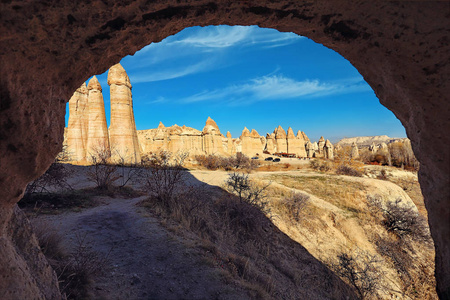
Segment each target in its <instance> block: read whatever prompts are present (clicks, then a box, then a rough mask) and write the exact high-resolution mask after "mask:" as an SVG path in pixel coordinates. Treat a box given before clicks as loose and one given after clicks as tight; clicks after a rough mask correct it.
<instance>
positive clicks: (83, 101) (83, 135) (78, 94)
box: [65, 82, 89, 162]
mask: <svg viewBox="0 0 450 300" xmlns="http://www.w3.org/2000/svg"><path fill="white" fill-rule="evenodd" d="M87 105H88V89H87V86H86V83H85V82H84V83H83V84H82V85H81V86H80V87H79V88H78V89H77V90H76V91H75V93H74V94H73V96H72V97H71V98H70V100H69V122H68V127H67V130H66V139H65V140H66V145H67V153H68V155H69V158H70V159H71V160H73V161H80V162H83V161H85V159H86V146H87V139H88V124H89V109H88V106H87Z"/></svg>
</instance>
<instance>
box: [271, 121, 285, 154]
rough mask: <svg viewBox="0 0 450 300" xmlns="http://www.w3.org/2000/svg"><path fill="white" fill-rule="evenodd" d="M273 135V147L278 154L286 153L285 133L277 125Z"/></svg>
mask: <svg viewBox="0 0 450 300" xmlns="http://www.w3.org/2000/svg"><path fill="white" fill-rule="evenodd" d="M273 133H275V145H276V147H277V152H278V153H287V151H288V149H287V140H286V131H284V129H283V127H281V125H279V126H278V127H277V128H275V130H274V131H273Z"/></svg>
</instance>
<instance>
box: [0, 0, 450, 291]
mask: <svg viewBox="0 0 450 300" xmlns="http://www.w3.org/2000/svg"><path fill="white" fill-rule="evenodd" d="M449 11H450V4H449V3H448V2H444V1H442V2H438V1H436V2H431V1H420V2H419V1H411V2H407V3H406V2H403V1H397V2H393V1H389V2H386V1H372V0H361V1H345V2H344V1H342V2H341V1H276V2H274V1H264V0H258V1H256V0H253V1H242V2H241V1H239V2H236V1H225V0H223V1H221V0H220V1H203V0H199V1H190V0H187V1H175V0H169V1H159V2H158V1H156V2H149V1H144V0H139V1H125V0H122V1H113V0H103V1H100V0H93V1H74V2H69V1H45V2H44V1H30V0H25V1H13V0H10V1H3V2H2V4H1V9H0V12H1V17H0V19H1V25H0V26H1V27H0V30H1V32H2V36H1V42H0V43H1V47H0V55H1V59H0V72H1V76H0V97H1V102H0V153H1V157H0V170H1V174H0V195H1V201H0V240H1V241H2V243H1V245H0V253H7V252H8V251H10V250H11V245H12V244H11V241H10V237H9V236H8V234H7V232H6V231H7V229H6V228H7V226H6V224H7V223H8V222H9V220H10V219H11V216H12V212H13V207H14V205H15V203H16V202H17V201H18V200H19V199H20V197H21V195H22V193H23V190H24V188H25V186H26V184H27V183H28V182H29V181H30V180H32V179H33V178H36V177H37V176H39V175H40V174H42V173H43V172H44V171H45V169H46V168H47V167H48V166H49V164H50V163H51V162H52V161H53V158H54V157H55V155H56V154H57V153H58V151H59V150H60V149H61V144H62V139H63V127H64V114H65V103H66V102H67V101H68V100H69V98H70V96H71V95H72V93H73V92H74V91H75V90H76V88H78V87H79V86H80V85H81V83H82V82H83V81H85V80H86V79H87V78H88V77H89V76H90V75H91V74H92V72H94V73H97V74H100V73H102V72H104V71H106V70H107V69H108V68H109V67H110V66H112V65H114V64H116V63H118V62H119V60H120V59H121V58H122V57H124V56H125V55H128V54H133V53H134V52H135V51H137V50H139V49H140V48H142V47H144V46H145V45H147V44H149V43H151V42H157V41H160V40H162V39H163V38H165V37H167V36H169V35H171V34H175V33H177V32H178V31H180V30H182V29H183V28H185V27H189V26H195V25H202V26H205V25H217V24H228V25H259V26H261V27H271V28H275V29H278V30H280V31H292V32H295V33H297V34H300V35H303V36H307V37H309V38H311V39H313V40H314V41H316V42H318V43H321V44H323V45H325V46H327V47H329V48H331V49H334V50H336V51H337V52H339V53H340V54H341V55H343V56H344V57H345V58H347V59H348V60H349V61H350V62H351V63H352V64H353V65H354V66H355V67H356V68H357V69H358V70H359V72H360V73H361V74H362V75H363V77H364V78H365V80H366V81H367V82H368V83H369V84H370V85H371V86H372V88H373V89H374V91H375V93H376V94H377V96H378V98H379V99H380V102H381V103H382V104H383V105H385V106H386V107H387V108H389V109H390V110H392V111H393V112H394V113H395V115H396V116H397V117H398V118H399V119H400V120H401V122H402V123H403V125H404V126H405V128H406V131H407V134H408V137H409V138H410V139H411V141H412V146H413V149H414V151H415V153H416V155H417V157H418V159H419V161H420V162H421V169H420V182H421V186H422V190H423V194H424V196H425V200H426V205H427V209H428V212H429V220H430V225H431V230H432V235H433V238H434V240H435V246H436V276H437V283H438V287H437V288H438V293H439V294H440V296H441V297H442V298H445V297H450V291H449V289H450V274H449V272H448V270H449V269H450V260H449V259H448V257H450V248H449V247H450V246H449V244H450V243H449V237H450V208H449V199H450V191H449V189H450V185H449V169H450V159H449V156H450V150H449V139H450V137H449V135H448V134H446V133H447V132H446V131H444V130H447V129H448V128H450V120H449V117H448V116H449V115H450V114H449V113H450V111H449V109H450V105H449V103H448V94H449V92H450V91H449V82H448V78H450V76H449V72H450V71H449V70H450V67H449V59H450V57H449V55H448V53H450V49H449V48H450V46H449V43H450V41H449V36H450V35H449V18H450V14H449ZM444 133H445V134H444ZM21 259H22V258H20V257H16V259H11V260H10V261H9V262H8V263H9V264H10V266H11V267H10V268H7V270H9V271H5V272H11V273H10V274H7V275H8V277H3V278H6V279H3V278H2V279H3V280H7V281H8V282H7V283H6V284H5V281H3V286H4V287H6V288H8V287H11V286H22V287H23V289H24V290H28V292H30V291H31V290H32V289H34V288H36V287H38V288H39V286H37V285H35V286H34V287H33V286H32V284H31V285H30V284H28V285H26V284H27V282H24V281H23V280H22V278H23V277H19V276H15V275H16V274H15V273H14V272H18V271H17V268H14V266H18V265H19V264H20V261H21ZM5 270H6V269H5ZM14 270H16V271H14ZM27 272H30V274H31V273H33V272H34V270H32V269H29V270H27ZM2 276H5V274H2ZM49 286H51V282H50V281H49ZM23 295H25V294H23ZM19 296H20V295H19ZM22 298H23V297H22Z"/></svg>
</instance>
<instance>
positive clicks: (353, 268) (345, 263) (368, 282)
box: [331, 252, 380, 299]
mask: <svg viewBox="0 0 450 300" xmlns="http://www.w3.org/2000/svg"><path fill="white" fill-rule="evenodd" d="M337 258H338V262H337V263H336V264H332V266H331V267H332V269H333V270H334V271H335V272H336V274H337V275H338V276H340V277H341V278H342V279H344V280H345V281H347V283H349V284H350V285H351V286H353V287H354V288H355V290H356V292H357V294H358V296H359V297H360V298H361V299H364V298H367V297H369V296H371V295H373V294H374V293H375V292H376V290H377V288H378V286H379V285H380V274H379V272H378V270H377V268H378V264H379V261H378V260H377V259H376V257H375V256H372V255H370V254H369V253H367V252H358V253H357V254H356V255H355V256H352V255H351V254H347V253H343V252H342V253H340V254H339V255H338V256H337Z"/></svg>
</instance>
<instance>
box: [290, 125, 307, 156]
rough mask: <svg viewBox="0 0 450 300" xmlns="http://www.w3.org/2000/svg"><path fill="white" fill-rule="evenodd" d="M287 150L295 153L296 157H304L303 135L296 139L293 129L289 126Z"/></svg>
mask: <svg viewBox="0 0 450 300" xmlns="http://www.w3.org/2000/svg"><path fill="white" fill-rule="evenodd" d="M287 150H288V153H292V154H295V155H296V156H297V157H305V156H306V150H305V143H304V141H303V137H302V138H301V139H298V138H296V137H295V135H294V130H292V128H291V127H289V128H288V131H287Z"/></svg>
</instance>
